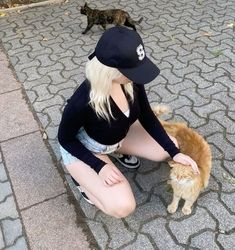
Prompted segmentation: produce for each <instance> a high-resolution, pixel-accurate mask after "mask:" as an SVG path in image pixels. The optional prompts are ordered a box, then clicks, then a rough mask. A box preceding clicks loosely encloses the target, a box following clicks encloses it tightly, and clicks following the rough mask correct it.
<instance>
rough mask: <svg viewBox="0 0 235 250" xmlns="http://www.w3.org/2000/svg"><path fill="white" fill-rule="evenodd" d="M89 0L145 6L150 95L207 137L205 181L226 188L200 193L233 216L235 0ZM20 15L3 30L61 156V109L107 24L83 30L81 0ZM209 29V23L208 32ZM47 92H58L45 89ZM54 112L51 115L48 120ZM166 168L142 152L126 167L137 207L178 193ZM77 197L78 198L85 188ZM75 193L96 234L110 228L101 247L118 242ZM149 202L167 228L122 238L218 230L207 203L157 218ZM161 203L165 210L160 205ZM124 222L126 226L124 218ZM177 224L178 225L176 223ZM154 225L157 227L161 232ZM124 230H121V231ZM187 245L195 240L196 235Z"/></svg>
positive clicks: (134, 8) (5, 21)
mask: <svg viewBox="0 0 235 250" xmlns="http://www.w3.org/2000/svg"><path fill="white" fill-rule="evenodd" d="M92 6H93V7H94V6H97V7H99V8H107V6H109V7H112V8H115V7H122V8H123V9H126V10H128V11H129V13H130V14H131V16H132V17H133V18H136V19H137V18H139V17H140V16H143V18H144V20H143V22H142V23H141V25H140V26H138V27H137V29H138V31H139V32H140V34H141V36H142V37H143V38H144V42H145V45H146V46H145V47H146V51H147V54H148V55H151V58H152V60H153V61H154V62H155V63H156V64H157V65H158V66H159V68H160V69H161V74H160V75H159V77H157V78H156V79H155V80H154V81H153V82H152V83H150V84H149V85H148V86H147V85H146V89H147V90H148V97H149V100H150V101H151V102H152V103H165V104H168V105H169V106H170V108H171V109H172V111H173V114H171V115H170V116H169V118H170V119H174V120H178V121H185V122H186V123H188V124H189V125H190V126H191V127H193V128H195V129H197V131H198V132H200V133H201V134H202V135H203V136H205V137H206V139H207V140H208V142H209V143H210V145H211V149H212V153H213V168H212V178H211V180H210V184H209V187H208V188H207V189H206V190H205V191H204V192H208V191H210V190H214V191H215V192H216V193H219V192H220V191H222V193H221V195H220V197H219V196H217V195H212V196H211V197H209V196H208V194H207V193H202V195H201V196H200V198H199V202H200V199H201V198H202V199H205V202H204V203H205V204H206V207H208V208H207V209H208V211H210V210H209V201H210V202H211V203H212V204H216V206H217V207H216V208H214V209H213V211H210V214H213V215H212V216H215V217H216V219H217V220H218V221H219V223H220V224H221V221H222V220H223V217H224V216H227V218H230V219H231V216H233V215H232V214H231V213H230V214H228V212H229V211H230V210H229V211H227V210H226V208H227V207H229V208H230V209H231V211H234V210H233V204H231V202H232V198H233V193H234V191H235V188H234V186H233V185H231V184H230V183H228V182H227V180H225V179H224V178H223V173H224V172H225V173H226V174H230V175H234V174H235V172H234V168H233V160H234V145H235V137H234V126H233V121H234V119H235V116H234V111H235V104H234V103H235V102H234V100H235V94H234V84H233V81H234V80H235V77H234V74H233V72H234V67H235V64H234V62H233V58H234V53H235V51H234V48H233V46H232V44H233V32H232V27H227V25H228V23H229V21H231V20H233V13H234V7H233V6H234V3H233V1H232V0H227V1H225V2H224V3H223V4H221V1H218V0H216V1H196V2H195V1H194V0H188V1H174V0H169V1H157V2H156V1H142V0H138V1H129V2H128V6H126V1H119V0H109V1H104V0H101V1H96V2H94V3H92ZM35 10H36V11H35ZM65 12H67V14H66V15H65ZM45 13H46V14H45ZM20 17H21V18H20V19H19V13H15V14H11V15H10V16H8V17H7V18H1V22H0V39H1V41H2V44H3V46H4V49H5V51H7V53H8V55H9V58H10V61H11V63H12V64H13V67H14V68H15V70H16V74H17V77H18V78H19V80H20V81H21V82H22V84H23V86H24V87H25V89H26V90H27V95H28V96H29V97H30V101H31V102H32V103H33V107H34V109H35V110H36V112H37V115H38V116H39V117H40V121H41V122H42V124H43V126H44V128H45V127H48V126H49V129H48V130H47V132H48V134H49V143H50V145H51V147H52V148H53V150H54V151H55V154H56V158H57V159H58V161H60V154H59V151H58V145H57V141H56V139H55V135H56V130H57V126H58V121H59V119H58V118H59V115H60V113H61V112H60V111H61V110H62V106H63V105H64V103H65V101H66V99H67V98H69V97H70V96H71V94H72V93H73V91H74V90H75V89H76V87H77V86H78V84H80V83H81V82H82V81H83V78H84V67H85V62H86V61H87V55H88V54H89V53H90V52H91V51H92V50H93V48H94V46H95V44H96V42H97V41H98V39H99V37H100V36H101V34H102V33H103V31H102V29H100V27H98V26H96V27H93V28H92V30H91V31H90V32H89V34H87V35H84V36H83V35H81V31H82V30H83V29H84V28H85V25H86V17H85V16H81V15H80V13H79V11H78V4H77V1H76V0H71V1H69V2H68V3H66V4H63V5H55V6H53V7H52V6H47V7H44V8H37V9H32V10H27V11H24V12H22V13H21V14H20ZM203 32H211V35H206V34H205V33H203ZM43 37H46V38H47V41H45V40H44V41H43V40H42V39H43ZM217 50H218V51H219V50H221V52H222V54H221V55H220V56H216V55H215V53H216V51H217ZM39 64H40V65H39ZM33 90H37V91H33ZM30 91H31V92H30ZM50 95H52V98H51V99H47V97H48V96H50ZM36 98H38V99H36ZM60 107H61V110H60ZM50 122H51V123H53V124H49V123H50ZM165 170H166V169H164V168H163V167H160V169H158V168H156V169H154V163H153V164H152V165H150V164H149V163H148V162H147V161H144V162H143V163H142V166H141V168H140V169H139V170H138V171H137V172H136V173H135V174H128V172H125V174H127V177H128V180H129V181H130V182H131V185H132V188H133V191H134V193H135V195H136V199H137V203H138V204H139V205H140V207H145V206H147V207H148V205H147V204H148V203H149V202H148V200H147V198H148V197H150V195H152V194H153V193H154V194H156V195H157V196H158V197H160V198H161V200H162V201H163V202H164V206H166V205H167V204H168V203H169V202H170V200H171V195H172V194H171V193H170V192H167V189H166V186H165V180H166V179H167V177H168V174H169V171H165ZM234 176H235V175H234ZM228 192H229V193H228ZM216 193H213V194H216ZM204 194H206V195H205V196H204ZM75 197H76V198H77V199H78V200H79V199H80V196H79V195H77V196H75ZM230 197H232V198H230ZM220 198H221V200H222V202H220ZM230 199H231V200H230ZM208 200H209V201H208ZM79 201H80V202H81V207H82V210H83V211H84V213H85V215H86V216H87V217H88V218H89V221H90V222H91V223H93V226H91V227H90V228H91V230H92V231H93V233H94V234H95V235H98V236H97V237H98V238H99V233H100V232H99V230H100V231H101V232H103V230H104V229H105V230H106V231H105V232H106V234H104V238H101V240H100V241H99V244H100V245H101V246H102V247H103V248H105V247H107V248H110V246H109V243H111V244H113V245H112V246H115V244H116V241H118V240H120V238H121V233H120V232H119V231H118V236H117V235H115V232H116V231H115V230H114V229H113V227H112V226H110V224H112V223H111V222H108V223H107V225H108V226H107V227H106V219H105V220H104V221H103V220H102V221H100V222H97V221H96V217H97V214H99V212H97V210H96V209H91V208H90V209H89V208H88V206H87V204H85V202H84V201H83V200H79ZM159 204H160V203H159ZM151 206H152V208H150V210H149V211H152V214H151V216H152V215H153V217H150V219H149V220H150V221H148V223H152V222H154V221H155V220H156V219H160V220H163V222H162V224H161V225H163V226H162V227H161V229H162V230H163V232H165V234H164V233H162V236H161V237H162V238H160V239H159V238H156V237H155V235H154V232H155V231H157V230H158V231H160V230H159V226H158V225H156V228H154V227H151V228H150V229H149V233H148V235H147V236H146V235H144V236H142V234H139V235H138V232H135V233H136V235H135V237H134V238H133V239H132V240H130V241H128V240H127V241H126V242H127V243H126V244H127V245H125V247H127V248H128V247H129V246H130V248H131V247H133V248H138V244H139V242H140V241H141V240H143V241H144V240H146V242H148V240H150V239H151V243H153V242H154V241H156V244H155V246H158V248H160V249H163V250H165V248H164V247H165V245H164V244H163V242H164V241H163V240H162V239H165V238H166V237H167V236H169V237H170V239H169V242H168V241H167V239H168V238H167V239H166V240H165V242H167V243H169V244H171V243H172V244H173V246H174V244H175V242H174V240H176V239H178V240H181V241H182V242H187V240H188V239H189V238H190V235H192V237H193V238H192V239H191V243H193V242H194V243H195V244H198V246H201V245H202V247H203V246H204V238H206V237H209V238H210V239H214V236H215V232H214V231H208V230H207V227H205V225H206V223H208V226H209V228H212V229H211V230H214V227H215V225H214V224H213V222H214V221H213V219H212V218H211V217H210V215H209V212H208V213H207V212H206V211H205V210H203V209H202V208H198V207H197V208H196V210H194V212H195V214H193V215H192V216H190V217H182V213H181V211H180V210H179V211H178V212H177V213H176V214H174V215H172V216H167V217H165V215H164V217H165V218H167V222H166V221H165V219H163V218H156V216H158V214H157V211H156V214H155V215H156V216H154V211H155V210H154V209H156V208H154V207H155V206H156V203H152V205H151ZM200 206H201V205H200ZM195 207H196V206H195ZM198 209H199V210H198ZM161 211H165V210H163V208H162V210H161ZM198 211H199V212H198ZM220 211H221V214H220V215H219V212H220ZM137 212H138V211H137ZM140 214H142V215H143V216H142V217H143V218H141V216H140V215H139V217H138V219H136V221H135V223H136V224H133V227H134V226H136V228H139V225H140V224H141V223H142V221H143V220H144V217H145V216H144V214H145V211H144V210H143V211H141V213H140ZM203 216H205V223H204V224H203V222H201V220H202V219H201V218H202V217H203ZM98 218H100V217H98ZM227 220H228V219H226V218H225V219H224V224H226V223H228V221H227ZM114 221H115V220H114ZM231 222H232V220H231ZM97 223H98V224H97ZM222 224H223V223H222ZM96 225H97V228H96ZM176 225H177V226H176ZM184 225H186V226H185V227H186V229H187V230H186V231H184V229H185V228H184ZM122 226H123V225H122ZM125 226H128V224H127V223H126V222H125ZM170 226H171V227H172V228H174V230H175V231H174V235H173V234H171V235H170V234H169V232H170V231H171V230H170V229H171V228H170ZM174 226H175V227H174ZM177 227H178V228H177ZM176 228H177V229H178V231H180V232H178V231H177V232H176ZM151 230H152V231H151ZM205 230H207V231H205ZM158 231H157V233H156V235H159V234H161V232H158ZM168 231H169V232H168ZM126 232H127V231H126V230H123V232H122V233H123V234H125V233H126ZM113 234H114V236H113ZM178 234H179V235H178ZM107 235H108V236H109V238H108V240H107V237H108V236H107ZM106 236H107V237H106ZM145 236H146V237H145ZM223 236H224V235H221V236H220V237H219V239H220V241H221V242H222V243H220V244H221V245H222V246H223V247H224V248H225V249H226V248H228V247H229V248H228V249H231V246H230V245H229V244H230V238H232V239H233V236H232V235H231V234H230V235H229V236H231V237H230V238H229V240H228V243H227V242H225V240H227V238H228V237H227V235H226V237H227V238H226V237H224V238H223ZM113 237H114V240H113ZM164 237H165V238H164ZM171 237H172V238H171ZM102 239H103V240H104V242H102ZM153 239H154V240H153ZM200 239H202V240H201V241H200ZM158 241H160V242H158ZM137 242H138V243H137ZM161 242H162V243H161ZM226 243H227V244H226ZM120 244H121V243H120ZM128 244H129V245H128ZM186 244H188V243H186ZM213 244H214V242H213V241H210V242H209V243H208V248H210V247H213V246H214V247H215V249H216V245H213ZM218 244H219V243H218ZM106 245H107V246H106ZM117 245H118V244H117ZM147 246H148V244H147ZM155 246H154V247H155ZM121 247H122V246H121ZM149 247H150V246H149ZM161 247H162V248H161ZM174 247H175V246H174ZM176 247H177V245H176ZM187 247H188V248H189V249H191V248H192V245H191V247H190V246H187ZM150 249H151V248H150Z"/></svg>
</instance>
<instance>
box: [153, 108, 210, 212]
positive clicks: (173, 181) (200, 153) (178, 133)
mask: <svg viewBox="0 0 235 250" xmlns="http://www.w3.org/2000/svg"><path fill="white" fill-rule="evenodd" d="M153 111H154V113H155V115H157V116H159V115H161V114H163V113H167V112H168V108H167V107H166V106H160V105H158V106H155V107H153ZM160 121H161V123H162V125H163V127H164V129H165V130H166V132H167V133H168V134H169V135H171V136H173V137H175V138H176V139H177V141H178V144H179V148H180V151H181V152H182V153H184V154H186V155H189V156H190V157H191V158H192V159H193V160H194V161H195V162H196V163H197V165H198V168H199V171H200V175H195V174H194V173H193V171H192V169H191V167H189V166H185V165H182V164H180V163H176V162H174V161H169V162H168V163H169V165H170V166H171V167H172V169H171V172H170V181H169V184H170V185H171V186H172V188H173V200H172V203H171V204H170V205H169V206H168V207H167V210H168V212H169V213H174V212H175V211H176V210H177V208H178V203H179V200H180V199H181V198H182V199H184V200H185V203H184V206H183V208H182V212H183V213H184V214H190V213H191V212H192V208H191V207H192V205H193V203H194V202H195V201H196V199H197V198H198V196H199V193H200V191H201V190H202V189H204V188H205V187H207V185H208V181H209V178H210V171H211V161H212V156H211V150H210V147H209V145H208V143H207V142H206V141H205V139H204V138H203V137H202V136H201V135H199V134H198V133H197V132H196V131H194V130H192V129H191V128H189V127H187V125H186V124H185V123H182V122H168V121H163V120H160Z"/></svg>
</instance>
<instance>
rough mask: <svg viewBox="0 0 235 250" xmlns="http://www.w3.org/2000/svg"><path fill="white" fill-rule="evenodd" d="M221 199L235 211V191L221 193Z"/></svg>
mask: <svg viewBox="0 0 235 250" xmlns="http://www.w3.org/2000/svg"><path fill="white" fill-rule="evenodd" d="M221 200H222V201H223V202H224V203H225V204H226V205H227V206H228V208H229V209H230V210H231V211H232V212H233V213H235V202H234V201H235V193H231V194H225V193H222V194H221Z"/></svg>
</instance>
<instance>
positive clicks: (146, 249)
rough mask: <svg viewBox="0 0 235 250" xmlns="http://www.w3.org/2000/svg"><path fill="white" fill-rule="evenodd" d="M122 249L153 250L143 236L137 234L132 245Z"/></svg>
mask: <svg viewBox="0 0 235 250" xmlns="http://www.w3.org/2000/svg"><path fill="white" fill-rule="evenodd" d="M122 249H123V250H133V249H141V250H152V249H155V248H154V246H153V245H152V244H151V242H150V241H149V239H148V238H147V237H146V236H145V235H142V234H139V235H138V237H137V239H136V241H135V242H134V243H132V244H130V245H128V246H126V247H123V248H122Z"/></svg>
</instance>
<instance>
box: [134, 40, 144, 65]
mask: <svg viewBox="0 0 235 250" xmlns="http://www.w3.org/2000/svg"><path fill="white" fill-rule="evenodd" d="M136 52H137V55H138V58H139V60H140V61H142V60H143V59H144V57H145V51H144V47H143V45H142V44H140V45H139V46H138V47H137V48H136Z"/></svg>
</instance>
